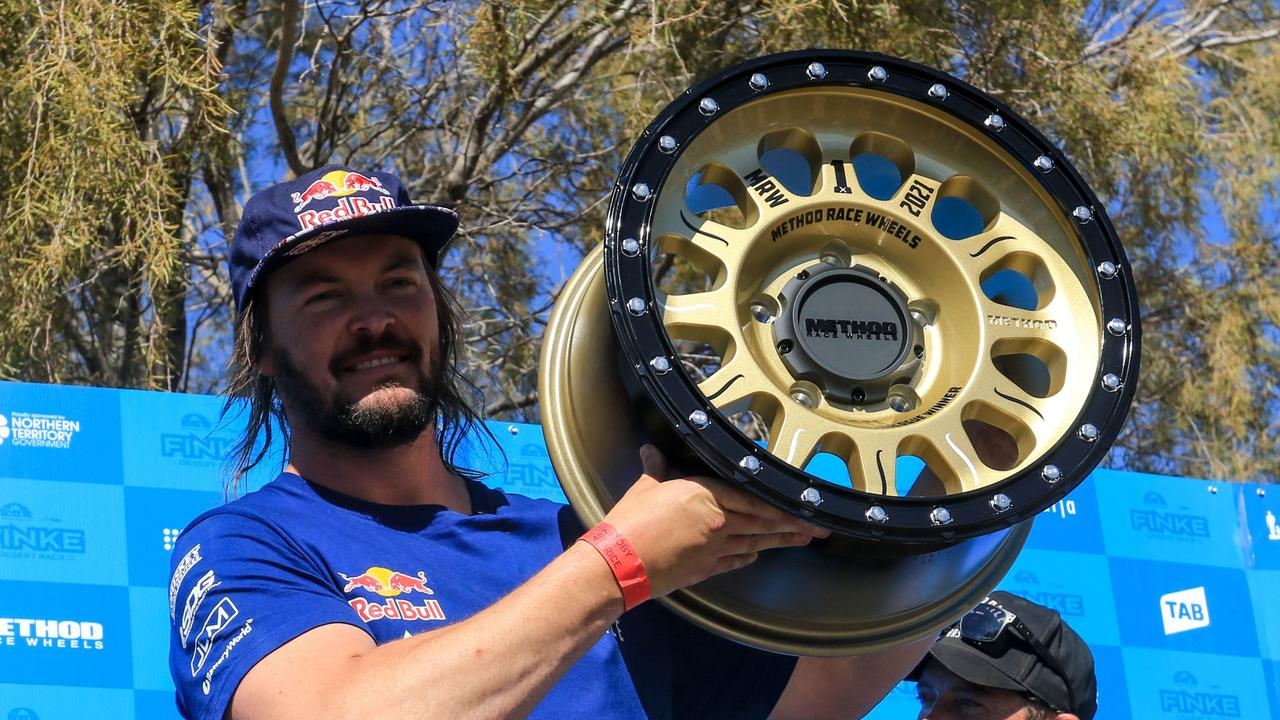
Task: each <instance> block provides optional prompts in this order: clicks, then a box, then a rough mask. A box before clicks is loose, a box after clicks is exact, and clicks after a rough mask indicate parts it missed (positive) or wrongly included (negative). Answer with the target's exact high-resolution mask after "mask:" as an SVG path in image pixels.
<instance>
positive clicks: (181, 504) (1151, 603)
mask: <svg viewBox="0 0 1280 720" xmlns="http://www.w3.org/2000/svg"><path fill="white" fill-rule="evenodd" d="M221 412H222V402H221V400H220V399H219V398H215V397H207V396H197V395H178V394H165V393H147V392H138V391H131V390H104V389H98V388H79V387H63V386H51V385H31V384H21V383H0V720H61V719H63V718H67V719H68V720H70V719H72V718H75V719H77V720H79V719H80V718H86V717H104V718H107V717H109V718H130V717H137V718H148V719H149V718H173V717H177V713H176V710H175V707H174V702H173V691H172V684H171V682H170V680H169V675H168V668H167V653H168V605H169V597H168V584H169V578H168V568H169V559H170V558H169V556H170V553H171V552H172V549H173V545H174V541H175V540H176V538H177V537H178V535H179V534H180V533H181V531H182V528H183V527H185V525H186V524H187V522H189V521H190V520H191V519H192V518H194V517H195V516H196V515H197V514H199V513H200V512H202V511H203V510H205V509H207V508H210V507H213V506H215V505H217V504H218V503H221V502H222V501H223V498H224V497H225V492H226V491H225V489H224V485H223V470H224V462H225V459H226V455H227V453H228V451H229V449H230V448H231V447H232V445H233V443H234V442H235V440H236V437H237V436H238V433H239V431H240V428H241V426H242V419H241V418H239V417H231V418H227V419H225V420H224V419H222V417H221ZM489 428H490V430H491V431H492V432H493V434H494V437H495V438H496V440H497V443H496V445H495V444H493V443H489V442H487V441H485V442H480V441H479V440H473V441H471V442H470V443H469V444H467V445H466V446H464V447H463V448H462V453H461V457H460V460H462V463H463V464H464V465H467V466H469V467H473V468H476V469H480V470H483V471H486V472H488V473H490V475H491V477H490V480H489V482H490V483H491V484H493V485H496V486H498V487H502V488H503V489H505V490H506V491H508V492H513V493H520V494H524V495H529V496H532V497H539V498H549V499H553V500H557V501H560V502H564V495H563V494H562V493H561V491H560V486H559V484H558V483H557V482H556V478H555V473H554V471H553V469H552V467H551V462H550V460H549V458H548V457H547V449H546V444H545V442H544V440H543V436H542V428H540V427H538V426H536V425H523V424H506V423H490V425H489ZM281 465H282V455H281V454H280V452H279V450H278V449H277V450H276V451H275V452H274V453H273V454H272V455H271V456H270V457H269V459H268V461H267V462H265V463H263V467H261V468H260V469H258V470H257V471H256V472H254V473H252V474H251V475H250V476H249V478H248V479H247V482H246V484H245V487H246V489H252V488H253V487H257V486H258V485H260V484H261V483H263V482H265V481H267V480H269V479H271V477H273V476H274V475H275V473H276V472H278V470H279V469H280V467H281ZM844 482H846V483H847V479H844ZM1001 587H1002V588H1003V589H1005V590H1008V591H1010V592H1013V593H1017V594H1019V595H1022V596H1024V597H1028V598H1030V599H1032V600H1034V601H1036V602H1038V603H1041V604H1043V605H1047V606H1049V607H1051V608H1054V609H1055V610H1057V611H1058V612H1060V613H1062V615H1063V617H1064V618H1066V620H1067V622H1069V623H1070V624H1071V625H1072V627H1074V628H1076V630H1077V631H1079V632H1080V634H1081V635H1082V636H1083V637H1084V638H1085V639H1086V640H1087V641H1088V642H1089V644H1090V646H1091V647H1092V649H1093V652H1094V658H1095V661H1096V664H1097V669H1098V697H1099V701H1098V704H1099V713H1098V717H1099V718H1100V719H1101V720H1130V719H1134V720H1138V719H1141V720H1146V719H1148V718H1153V719H1158V720H1217V719H1219V718H1244V719H1246V720H1249V719H1253V718H1271V717H1280V489H1278V490H1276V491H1275V492H1272V493H1270V494H1268V493H1267V492H1266V488H1264V487H1260V486H1256V485H1244V484H1234V483H1230V484H1229V483H1211V482H1205V481H1202V480H1193V479H1187V478H1175V477H1161V476H1155V475H1145V474H1139V473H1126V472H1117V471H1111V470H1099V471H1096V472H1094V473H1093V474H1092V475H1091V476H1090V477H1089V478H1088V479H1087V480H1086V481H1085V482H1084V483H1083V484H1081V485H1080V487H1078V488H1076V490H1075V491H1074V492H1073V493H1072V494H1071V495H1070V496H1068V497H1067V498H1065V499H1064V500H1062V501H1061V502H1059V503H1058V504H1056V505H1054V506H1053V507H1051V508H1048V509H1046V510H1045V511H1044V512H1043V513H1041V515H1040V517H1039V518H1037V519H1036V521H1035V524H1034V527H1033V529H1032V532H1031V536H1030V538H1029V540H1028V542H1027V547H1026V549H1025V550H1024V551H1023V552H1022V554H1021V555H1020V556H1019V558H1018V560H1017V562H1016V563H1015V564H1014V566H1013V568H1012V569H1011V570H1010V572H1009V574H1008V576H1007V577H1005V579H1004V581H1003V583H1002V584H1001ZM918 709H919V703H918V702H917V700H916V695H915V688H914V686H913V685H911V684H909V683H903V684H901V685H899V686H898V687H897V688H895V689H894V690H893V692H891V693H890V694H889V696H888V697H887V698H886V699H885V700H884V702H883V703H881V705H880V706H879V707H877V708H876V709H875V710H874V711H873V712H872V714H871V715H870V717H871V718H874V719H875V720H890V719H893V720H896V719H898V718H911V717H915V715H916V713H917V711H918Z"/></svg>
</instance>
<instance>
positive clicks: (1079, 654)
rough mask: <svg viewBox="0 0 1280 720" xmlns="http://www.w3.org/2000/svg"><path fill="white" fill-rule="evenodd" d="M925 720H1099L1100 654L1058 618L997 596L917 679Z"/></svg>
mask: <svg viewBox="0 0 1280 720" xmlns="http://www.w3.org/2000/svg"><path fill="white" fill-rule="evenodd" d="M908 679H909V680H915V681H916V693H917V695H918V696H919V698H920V715H919V718H920V720H924V719H925V718H928V719H929V720H1092V719H1093V715H1094V713H1095V712H1097V710H1098V685H1097V680H1096V679H1095V678H1094V670H1093V654H1092V653H1091V652H1089V646H1088V645H1086V644H1085V642H1084V640H1082V639H1081V638H1080V636H1079V635H1077V634H1076V633H1075V631H1074V630H1072V629H1071V628H1070V627H1068V626H1067V624H1066V623H1065V622H1063V620H1062V617H1061V616H1060V615H1058V613H1057V612H1055V611H1053V610H1050V609H1049V608H1046V607H1043V606H1041V605H1037V604H1035V603H1033V602H1031V601H1029V600H1026V599H1023V598H1020V597H1017V596H1016V595H1010V594H1009V593H1006V592H994V593H992V594H991V596H990V597H988V598H987V599H986V600H984V601H983V602H981V603H979V604H978V606H977V607H975V608H974V609H973V610H971V611H969V612H968V613H967V614H966V615H965V616H964V617H962V618H961V619H960V620H959V621H958V622H957V623H956V624H955V625H953V626H951V627H950V628H949V629H948V630H947V631H946V632H945V633H943V637H942V638H941V639H939V640H938V642H937V644H935V645H934V646H933V649H931V650H930V651H929V654H928V655H927V656H925V659H924V662H922V663H921V664H920V666H919V667H918V668H916V670H915V671H913V672H912V674H911V676H910V677H909V678H908Z"/></svg>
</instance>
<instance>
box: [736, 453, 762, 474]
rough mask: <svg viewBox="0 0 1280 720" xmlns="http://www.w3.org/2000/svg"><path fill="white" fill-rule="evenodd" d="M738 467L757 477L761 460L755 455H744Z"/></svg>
mask: <svg viewBox="0 0 1280 720" xmlns="http://www.w3.org/2000/svg"><path fill="white" fill-rule="evenodd" d="M738 467H740V468H742V469H743V470H746V471H747V472H749V473H751V474H752V475H755V474H756V473H758V472H760V458H758V457H756V456H755V455H743V456H742V459H741V460H739V461H738Z"/></svg>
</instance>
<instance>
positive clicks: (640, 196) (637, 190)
mask: <svg viewBox="0 0 1280 720" xmlns="http://www.w3.org/2000/svg"><path fill="white" fill-rule="evenodd" d="M631 196H632V197H634V198H635V199H637V200H639V201H640V202H645V201H646V200H648V199H649V198H651V197H653V190H650V189H649V186H648V185H646V184H644V183H636V184H635V185H632V186H631Z"/></svg>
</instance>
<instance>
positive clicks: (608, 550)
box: [578, 522, 650, 610]
mask: <svg viewBox="0 0 1280 720" xmlns="http://www.w3.org/2000/svg"><path fill="white" fill-rule="evenodd" d="M578 539H579V540H582V541H584V542H586V543H588V544H589V545H591V547H594V548H595V549H596V552H598V553H600V556H601V557H603V558H604V560H605V562H607V563H609V569H610V570H612V571H613V577H614V579H615V580H617V581H618V587H620V588H622V602H623V604H624V605H626V608H627V610H630V609H631V608H633V607H635V606H637V605H639V604H640V603H642V602H644V601H645V600H648V599H649V592H650V591H649V576H648V574H646V573H645V571H644V563H643V562H641V561H640V555H639V554H638V553H637V552H636V549H635V548H634V547H631V543H630V542H628V541H627V539H626V538H625V537H623V536H622V533H620V532H618V530H617V528H615V527H614V526H612V525H610V524H609V523H605V522H602V523H600V524H599V525H597V526H595V527H593V528H591V529H590V530H588V531H586V532H585V533H583V534H582V537H580V538H578Z"/></svg>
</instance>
